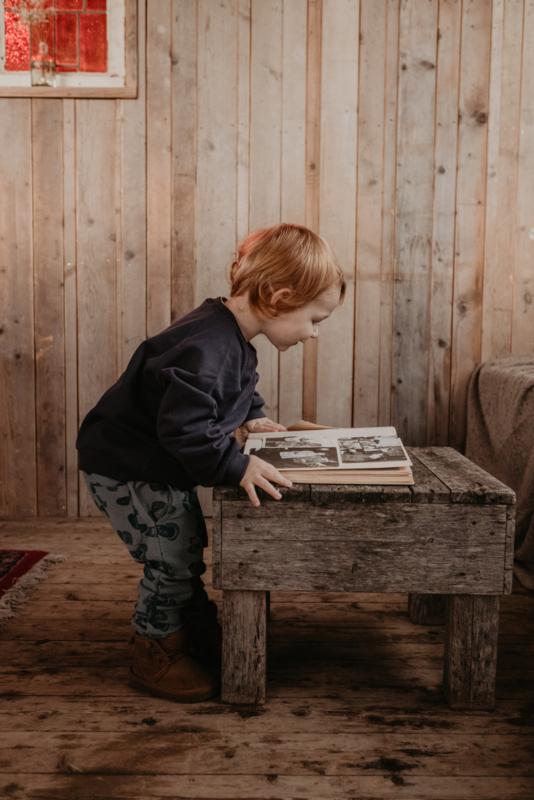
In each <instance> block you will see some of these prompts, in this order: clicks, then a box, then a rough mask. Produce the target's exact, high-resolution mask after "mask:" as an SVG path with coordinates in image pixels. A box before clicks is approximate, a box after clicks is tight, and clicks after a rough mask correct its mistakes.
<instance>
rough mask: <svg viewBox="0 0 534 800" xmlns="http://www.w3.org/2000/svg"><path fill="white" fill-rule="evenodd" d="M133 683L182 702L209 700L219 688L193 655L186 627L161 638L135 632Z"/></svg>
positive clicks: (136, 686) (213, 678)
mask: <svg viewBox="0 0 534 800" xmlns="http://www.w3.org/2000/svg"><path fill="white" fill-rule="evenodd" d="M130 685H131V686H133V687H134V688H135V689H141V690H144V691H147V692H150V694H154V695H157V696H158V697H166V698H168V699H169V700H177V701H178V702H181V703H197V702H199V701H200V700H208V699H209V698H210V697H213V696H214V695H216V694H217V692H218V691H219V685H218V682H217V680H216V679H215V677H214V676H213V674H212V673H211V672H210V671H209V670H208V669H207V668H206V667H205V666H204V665H203V664H201V663H199V662H198V661H196V660H195V659H194V658H192V657H191V655H190V651H189V642H188V637H187V632H186V631H185V629H184V628H181V629H180V630H179V631H176V632H175V633H170V634H169V635H168V636H164V637H161V638H158V639H155V638H154V639H153V638H150V637H148V636H141V634H139V633H137V632H136V633H134V635H133V661H132V666H131V667H130Z"/></svg>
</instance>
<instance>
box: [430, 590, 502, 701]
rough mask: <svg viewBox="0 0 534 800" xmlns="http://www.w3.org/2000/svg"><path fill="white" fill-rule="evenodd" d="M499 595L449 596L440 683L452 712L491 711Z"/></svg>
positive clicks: (493, 694)
mask: <svg viewBox="0 0 534 800" xmlns="http://www.w3.org/2000/svg"><path fill="white" fill-rule="evenodd" d="M498 632H499V597H498V595H495V596H494V595H488V596H486V595H450V596H449V599H448V609H447V623H446V631H445V665H444V674H443V683H444V689H445V694H446V696H447V700H448V703H449V705H450V706H451V708H486V709H488V708H493V707H494V705H495V674H496V669H497V637H498Z"/></svg>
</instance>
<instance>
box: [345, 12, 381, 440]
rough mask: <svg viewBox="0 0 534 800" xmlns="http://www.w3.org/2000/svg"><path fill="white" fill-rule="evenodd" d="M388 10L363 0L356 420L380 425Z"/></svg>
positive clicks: (354, 401)
mask: <svg viewBox="0 0 534 800" xmlns="http://www.w3.org/2000/svg"><path fill="white" fill-rule="evenodd" d="M386 15H387V0H379V2H376V0H375V1H373V0H361V12H360V68H359V76H358V77H359V86H358V109H359V111H358V154H357V155H358V186H357V192H358V199H357V225H356V269H357V276H356V286H357V289H356V300H355V317H354V390H353V421H354V425H377V424H378V413H379V393H380V329H381V327H382V320H381V312H382V307H381V303H380V299H381V292H382V286H381V277H382V276H381V272H382V193H383V176H384V163H383V162H384V130H383V129H384V122H385V120H384V100H385V96H384V95H385V74H384V71H385V67H386V61H385V54H386V48H385V40H386Z"/></svg>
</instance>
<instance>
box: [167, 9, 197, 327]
mask: <svg viewBox="0 0 534 800" xmlns="http://www.w3.org/2000/svg"><path fill="white" fill-rule="evenodd" d="M171 7H172V18H173V19H172V57H171V63H172V66H171V86H170V90H171V96H170V98H169V100H170V108H171V125H172V127H171V131H172V133H171V136H172V183H171V186H170V190H171V209H172V210H171V214H172V319H177V318H178V317H181V316H183V315H184V314H187V312H188V311H191V310H192V309H193V308H194V307H195V305H197V301H198V300H199V299H204V298H198V297H197V295H196V293H195V292H196V283H197V280H196V274H197V273H196V269H197V267H196V263H195V236H196V231H195V224H196V219H195V214H196V211H195V203H196V173H197V152H196V151H197V124H196V115H197V3H196V2H194V3H191V2H189V1H188V2H179V3H172V6H171ZM155 91H156V92H157V91H158V90H157V89H155ZM161 111H162V114H165V115H166V114H167V111H166V110H164V109H163V108H162V109H161ZM162 122H163V116H162ZM165 130H166V126H165ZM166 135H167V130H166Z"/></svg>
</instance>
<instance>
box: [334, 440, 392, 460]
mask: <svg viewBox="0 0 534 800" xmlns="http://www.w3.org/2000/svg"><path fill="white" fill-rule="evenodd" d="M339 451H340V454H341V461H342V463H343V465H347V464H360V463H361V464H365V463H368V462H384V461H388V462H389V461H402V462H406V455H405V452H404V449H403V447H402V445H401V443H400V440H399V439H397V438H396V437H394V436H352V437H347V438H343V439H339Z"/></svg>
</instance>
